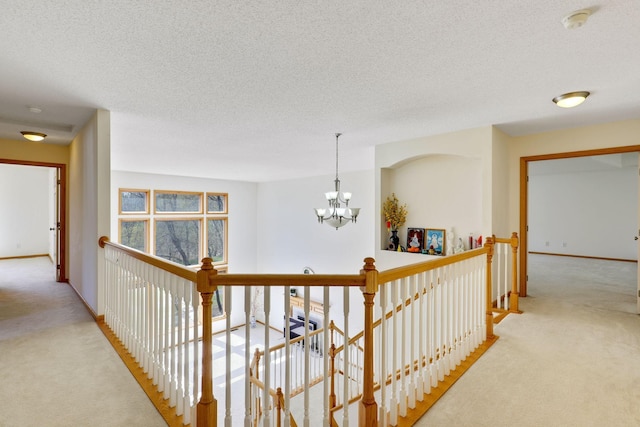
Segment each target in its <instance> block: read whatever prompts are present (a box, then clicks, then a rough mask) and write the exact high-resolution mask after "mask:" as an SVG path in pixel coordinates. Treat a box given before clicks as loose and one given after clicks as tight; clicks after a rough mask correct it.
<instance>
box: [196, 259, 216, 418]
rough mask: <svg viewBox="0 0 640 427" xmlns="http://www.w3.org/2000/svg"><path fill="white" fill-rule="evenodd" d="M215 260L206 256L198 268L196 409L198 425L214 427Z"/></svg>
mask: <svg viewBox="0 0 640 427" xmlns="http://www.w3.org/2000/svg"><path fill="white" fill-rule="evenodd" d="M212 262H213V260H212V259H211V258H204V259H203V260H202V268H201V269H200V270H198V273H197V280H198V283H197V285H198V292H200V295H201V296H202V396H201V397H200V401H199V402H198V407H197V410H196V415H197V418H196V419H197V426H198V427H212V426H216V425H217V424H218V402H217V401H216V400H215V399H214V398H213V372H212V364H213V360H212V357H213V355H212V346H213V338H212V335H211V299H212V297H213V293H214V292H215V291H216V286H215V285H213V284H212V280H211V279H212V278H213V276H215V275H216V274H217V273H218V272H217V271H216V270H215V269H214V268H213V264H212Z"/></svg>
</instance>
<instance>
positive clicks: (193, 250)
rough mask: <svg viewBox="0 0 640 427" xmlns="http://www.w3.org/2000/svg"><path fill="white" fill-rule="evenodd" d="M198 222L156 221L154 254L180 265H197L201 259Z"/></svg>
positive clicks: (190, 220) (200, 234) (186, 220)
mask: <svg viewBox="0 0 640 427" xmlns="http://www.w3.org/2000/svg"><path fill="white" fill-rule="evenodd" d="M200 223H201V222H200V220H198V219H175V220H166V219H162V220H157V221H156V226H155V239H154V240H155V251H154V252H155V254H156V255H157V256H159V257H160V258H164V259H168V260H169V261H173V262H177V263H178V264H182V265H198V264H200V260H201V259H202V257H201V256H200V252H201V251H200V247H201V244H202V233H201V228H202V227H201V226H200Z"/></svg>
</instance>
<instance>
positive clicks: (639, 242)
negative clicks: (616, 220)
mask: <svg viewBox="0 0 640 427" xmlns="http://www.w3.org/2000/svg"><path fill="white" fill-rule="evenodd" d="M638 164H640V153H638ZM639 236H640V168H638V234H637V235H636V243H637V244H636V247H637V249H638V264H637V265H638V273H637V275H638V279H637V281H638V293H637V294H636V298H637V305H638V307H637V311H638V314H640V240H639V239H638V237H639Z"/></svg>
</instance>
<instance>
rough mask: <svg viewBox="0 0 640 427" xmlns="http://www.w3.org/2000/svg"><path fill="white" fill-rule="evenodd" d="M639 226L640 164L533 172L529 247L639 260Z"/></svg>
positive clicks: (545, 250)
mask: <svg viewBox="0 0 640 427" xmlns="http://www.w3.org/2000/svg"><path fill="white" fill-rule="evenodd" d="M532 166H533V165H532ZM637 227H638V177H637V167H627V168H620V169H609V170H601V171H588V172H572V173H555V174H545V175H536V174H535V173H531V171H530V174H529V250H530V251H534V252H547V253H556V254H569V255H584V256H595V257H604V258H619V259H634V260H635V259H637V257H638V255H637V243H636V242H635V241H634V240H633V236H635V235H636V232H637Z"/></svg>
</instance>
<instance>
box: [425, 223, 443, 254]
mask: <svg viewBox="0 0 640 427" xmlns="http://www.w3.org/2000/svg"><path fill="white" fill-rule="evenodd" d="M445 233H446V231H445V230H444V229H439V228H427V230H426V240H425V243H424V247H425V249H426V250H427V251H428V253H429V255H444V254H445V249H444V245H445V242H446V241H447V240H446V236H445Z"/></svg>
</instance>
